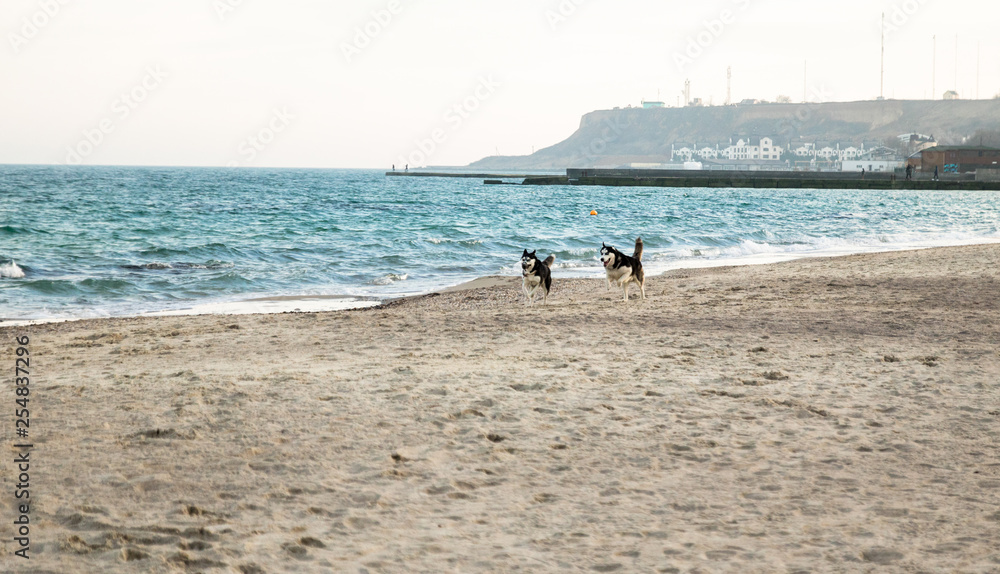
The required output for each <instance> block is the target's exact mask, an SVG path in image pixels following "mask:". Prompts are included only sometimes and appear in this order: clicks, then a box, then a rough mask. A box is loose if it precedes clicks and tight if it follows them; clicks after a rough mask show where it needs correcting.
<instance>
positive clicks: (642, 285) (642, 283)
mask: <svg viewBox="0 0 1000 574" xmlns="http://www.w3.org/2000/svg"><path fill="white" fill-rule="evenodd" d="M639 290H640V291H642V298H643V299H645V298H646V278H645V277H643V278H642V281H640V282H639Z"/></svg>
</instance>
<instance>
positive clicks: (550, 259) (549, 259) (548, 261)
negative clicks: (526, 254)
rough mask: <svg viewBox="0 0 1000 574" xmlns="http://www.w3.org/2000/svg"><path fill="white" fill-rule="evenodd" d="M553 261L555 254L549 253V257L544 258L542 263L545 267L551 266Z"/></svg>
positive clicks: (554, 260)
mask: <svg viewBox="0 0 1000 574" xmlns="http://www.w3.org/2000/svg"><path fill="white" fill-rule="evenodd" d="M555 262H556V256H555V255H549V258H548V259H546V260H545V261H542V264H543V265H545V266H546V267H549V268H551V267H552V264H553V263H555Z"/></svg>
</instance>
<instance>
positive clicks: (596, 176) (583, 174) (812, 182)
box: [386, 169, 1000, 191]
mask: <svg viewBox="0 0 1000 574" xmlns="http://www.w3.org/2000/svg"><path fill="white" fill-rule="evenodd" d="M386 176H397V177H402V176H408V177H463V178H475V179H483V180H484V181H485V180H490V183H497V182H501V181H502V182H504V183H516V180H520V182H521V183H522V184H523V185H591V186H607V187H718V188H751V189H754V188H756V189H898V190H907V189H914V190H928V189H930V190H988V191H1000V181H977V180H976V177H975V175H974V174H947V175H945V176H942V177H941V178H940V179H938V180H934V179H933V178H931V177H929V176H928V175H924V174H919V175H918V176H917V177H916V178H915V179H912V180H906V178H905V177H904V176H902V175H901V174H892V173H866V174H865V175H864V176H863V177H862V175H861V174H860V173H844V172H807V171H717V170H711V171H707V170H706V171H696V170H650V169H567V170H566V175H527V174H504V173H449V172H436V173H435V172H388V173H386ZM512 180H515V181H512Z"/></svg>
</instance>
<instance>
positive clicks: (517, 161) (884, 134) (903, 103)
mask: <svg viewBox="0 0 1000 574" xmlns="http://www.w3.org/2000/svg"><path fill="white" fill-rule="evenodd" d="M979 130H1000V99H993V100H951V101H943V100H942V101H930V100H884V101H864V102H836V103H825V104H816V103H808V104H806V103H803V104H749V105H738V106H715V107H688V108H655V109H642V108H627V109H617V110H602V111H595V112H591V113H589V114H587V115H585V116H584V117H583V119H582V121H581V122H580V128H579V129H578V130H577V131H576V133H574V134H573V135H571V136H570V137H569V138H568V139H566V140H565V141H562V142H560V143H558V144H556V145H553V146H551V147H547V148H545V149H541V150H539V151H537V152H536V153H534V154H532V155H527V156H492V157H487V158H484V159H482V160H479V161H477V162H475V163H472V164H470V166H469V167H471V168H476V169H489V170H510V169H522V170H523V169H563V168H571V167H615V166H618V165H622V164H626V163H643V162H649V163H660V162H666V161H669V160H670V151H671V146H672V145H674V144H679V143H685V144H697V145H699V146H713V147H714V146H715V145H716V144H719V143H723V142H727V143H728V142H729V141H730V138H747V137H752V136H760V137H772V138H774V141H775V144H777V145H780V146H783V147H786V146H788V144H789V143H793V144H794V143H796V142H815V141H822V142H832V143H844V144H846V143H852V144H860V143H862V142H865V143H872V142H875V143H883V142H885V141H887V140H892V139H895V138H896V136H899V135H900V134H907V133H920V134H927V135H933V136H934V137H935V138H936V139H937V141H938V142H940V143H943V144H958V143H962V142H963V139H964V138H967V137H970V136H972V135H973V134H975V133H976V132H977V131H979Z"/></svg>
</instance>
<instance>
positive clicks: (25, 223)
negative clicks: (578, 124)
mask: <svg viewBox="0 0 1000 574" xmlns="http://www.w3.org/2000/svg"><path fill="white" fill-rule="evenodd" d="M998 204H1000V202H998V194H997V193H995V192H972V191H970V192H909V191H906V192H901V191H900V192H882V191H816V190H748V189H671V188H667V189H663V188H601V187H531V186H515V185H511V186H484V185H483V182H482V181H481V180H476V179H430V178H386V177H385V176H384V173H383V172H381V171H372V170H277V169H275V170H271V169H210V168H205V169H199V168H135V167H39V166H0V318H2V319H5V320H11V319H58V318H82V317H100V316H117V315H137V314H144V313H151V312H159V311H178V310H184V309H191V308H196V309H198V308H209V309H211V308H212V306H213V305H216V306H218V305H220V304H228V303H233V302H241V301H248V300H255V299H262V298H275V297H283V296H288V297H294V298H302V297H305V296H341V295H346V296H354V297H362V298H368V299H381V298H387V297H392V296H397V295H400V294H412V293H420V292H426V291H429V290H433V289H437V288H440V287H444V286H448V285H454V284H457V283H460V282H463V281H466V280H469V279H473V278H475V277H479V276H484V275H497V274H503V275H516V274H518V272H519V267H518V259H519V257H520V254H521V250H522V249H524V248H529V249H538V252H539V254H544V255H548V254H549V253H554V254H555V255H556V261H557V269H556V273H555V275H556V277H557V278H558V277H569V276H595V277H596V276H599V275H600V274H601V271H602V269H601V265H600V262H599V260H598V251H599V249H600V246H601V242H602V241H606V242H608V243H609V244H613V245H615V246H617V247H619V248H622V249H623V250H624V251H631V247H632V244H633V241H634V239H635V237H636V236H637V235H641V236H642V237H643V239H644V241H645V244H646V253H647V255H646V259H645V261H646V265H647V267H648V268H649V270H650V271H651V272H653V273H655V272H656V271H659V270H665V269H670V268H677V267H692V266H705V265H719V264H727V263H746V262H754V261H758V262H764V261H774V260H781V259H787V258H793V257H803V256H814V255H826V254H844V253H856V252H869V251H888V250H895V249H908V248H918V247H931V246H941V245H960V244H970V243H985V242H995V241H1000V206H998ZM591 210H597V211H598V212H599V215H598V216H596V217H593V216H590V215H589V214H590V212H591ZM557 287H558V285H557Z"/></svg>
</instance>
